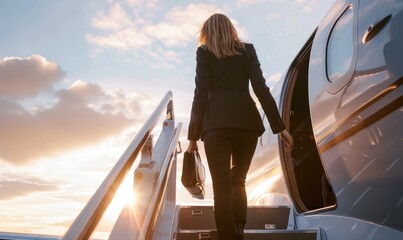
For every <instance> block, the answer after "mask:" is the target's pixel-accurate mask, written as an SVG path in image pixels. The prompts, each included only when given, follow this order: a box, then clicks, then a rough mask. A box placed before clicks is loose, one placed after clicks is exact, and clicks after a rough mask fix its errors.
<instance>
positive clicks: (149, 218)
mask: <svg viewBox="0 0 403 240" xmlns="http://www.w3.org/2000/svg"><path fill="white" fill-rule="evenodd" d="M181 128H182V123H178V126H177V128H176V130H175V134H174V137H173V138H172V141H171V143H170V145H169V149H168V152H167V154H166V155H165V159H164V161H163V165H162V167H161V171H160V173H163V174H160V176H159V178H158V180H157V182H156V185H155V193H156V194H154V195H153V196H152V198H151V200H150V201H149V202H150V205H149V206H151V207H148V209H147V212H146V214H145V217H144V222H143V224H144V226H147V227H146V228H142V229H141V230H140V233H139V237H138V240H142V239H152V236H151V235H152V233H153V232H154V229H155V226H156V224H157V218H158V213H159V212H160V209H161V207H162V199H163V196H164V194H165V189H166V187H167V184H168V180H169V177H170V175H169V174H170V173H171V168H172V160H173V158H174V157H175V153H176V147H177V143H178V140H179V136H180V131H181Z"/></svg>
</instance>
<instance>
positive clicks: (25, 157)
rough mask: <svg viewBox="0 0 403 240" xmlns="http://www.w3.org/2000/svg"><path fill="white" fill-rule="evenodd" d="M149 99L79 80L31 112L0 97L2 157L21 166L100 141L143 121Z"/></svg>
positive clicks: (0, 146) (0, 155) (0, 151)
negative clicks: (143, 113)
mask: <svg viewBox="0 0 403 240" xmlns="http://www.w3.org/2000/svg"><path fill="white" fill-rule="evenodd" d="M147 98H149V97H148V96H147V95H133V96H127V95H126V94H125V93H124V92H122V91H115V92H114V93H112V94H109V93H106V92H105V91H103V89H102V88H101V87H100V86H99V85H97V84H89V83H85V82H83V81H76V82H74V83H73V84H71V85H70V86H69V87H68V88H67V89H61V90H59V91H57V92H56V93H55V104H54V105H53V106H52V107H48V108H46V107H36V108H35V109H34V110H33V111H32V112H31V111H27V110H26V109H25V108H23V107H22V106H21V105H19V104H18V103H15V102H10V101H6V100H1V99H0V132H1V134H0V159H3V160H4V161H7V162H10V163H13V164H16V165H21V164H26V163H28V162H31V161H34V160H35V159H38V158H40V157H42V156H48V155H53V154H60V153H62V152H65V151H68V150H72V149H75V148H78V147H83V146H86V145H89V144H93V143H96V142H100V141H102V140H104V139H106V138H108V137H111V136H113V135H116V134H118V133H119V132H120V131H122V130H124V129H125V128H127V127H129V126H132V125H134V124H137V123H141V122H143V119H142V115H141V114H140V113H141V112H142V105H143V103H142V102H143V101H144V99H145V100H147Z"/></svg>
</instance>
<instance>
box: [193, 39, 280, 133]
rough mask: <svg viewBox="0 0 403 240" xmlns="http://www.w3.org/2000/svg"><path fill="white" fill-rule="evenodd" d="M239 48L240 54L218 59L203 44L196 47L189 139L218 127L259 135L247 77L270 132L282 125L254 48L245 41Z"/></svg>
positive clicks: (261, 129)
mask: <svg viewBox="0 0 403 240" xmlns="http://www.w3.org/2000/svg"><path fill="white" fill-rule="evenodd" d="M243 52H244V53H243V54H242V55H237V56H232V57H227V58H224V59H218V58H216V57H215V56H214V55H213V54H212V53H210V52H209V51H208V50H207V49H206V48H205V46H200V47H198V48H197V52H196V78H195V82H196V88H195V91H194V97H193V104H192V111H191V117H190V123H189V131H188V139H189V140H198V139H199V138H202V139H203V137H202V135H203V133H205V132H206V131H209V130H212V129H218V128H235V129H246V130H252V131H257V132H258V133H259V136H260V135H261V134H262V133H263V132H264V130H265V129H264V126H263V122H262V119H261V117H260V114H259V111H258V109H257V107H256V104H255V102H254V101H253V99H252V97H251V96H250V93H249V79H250V81H251V84H252V88H253V91H254V92H255V94H256V96H257V97H258V99H259V102H260V103H261V105H262V108H263V111H264V112H265V114H266V116H267V118H268V120H269V123H270V127H271V129H272V131H273V133H278V132H280V131H282V130H283V129H284V124H283V121H282V119H281V117H280V114H279V112H278V109H277V105H276V103H275V101H274V99H273V97H272V95H271V94H270V89H269V88H268V87H267V86H266V81H265V79H264V77H263V74H262V70H261V69H260V63H259V60H258V57H257V55H256V51H255V48H254V47H253V45H252V44H245V50H243Z"/></svg>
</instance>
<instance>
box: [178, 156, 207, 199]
mask: <svg viewBox="0 0 403 240" xmlns="http://www.w3.org/2000/svg"><path fill="white" fill-rule="evenodd" d="M205 180H206V172H205V170H204V166H203V164H202V162H201V158H200V155H199V153H198V152H197V151H194V152H193V153H189V152H188V151H185V153H184V154H183V168H182V177H181V181H182V184H183V186H184V187H185V188H186V189H187V190H188V192H189V193H190V194H191V195H192V197H194V198H197V199H204V195H205V191H204V182H205Z"/></svg>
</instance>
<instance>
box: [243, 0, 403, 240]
mask: <svg viewBox="0 0 403 240" xmlns="http://www.w3.org/2000/svg"><path fill="white" fill-rule="evenodd" d="M282 80H283V81H282V84H283V85H282V86H281V92H280V93H279V95H278V96H277V97H279V98H278V101H279V109H280V111H281V112H282V115H283V117H284V120H285V122H286V126H287V128H288V129H289V131H290V133H291V134H292V135H293V137H294V141H295V146H294V149H293V150H292V152H291V153H288V152H285V151H284V150H283V149H284V148H283V146H282V145H281V142H279V141H278V139H277V138H275V139H270V138H273V136H270V134H269V133H267V132H266V133H265V134H266V136H263V138H262V139H261V144H260V146H259V148H260V150H259V151H260V152H261V154H260V155H257V156H256V160H257V162H255V165H254V166H252V168H254V169H258V170H257V171H263V172H267V173H266V174H267V176H273V173H269V172H270V171H277V170H276V167H273V166H274V165H273V164H271V165H272V167H269V166H267V165H266V168H262V163H263V162H264V161H267V159H268V158H269V159H270V160H272V161H273V162H275V161H280V164H281V169H282V174H283V175H284V179H279V180H278V182H277V186H276V187H275V191H273V186H271V187H270V188H271V189H267V194H266V196H262V195H258V196H257V197H256V199H255V200H256V202H257V203H260V202H265V203H270V202H274V203H276V202H279V201H280V202H281V201H285V202H286V199H287V197H288V196H289V197H290V198H291V200H292V204H293V206H294V212H295V220H296V221H295V224H296V227H297V228H299V229H306V228H318V227H319V228H322V229H323V230H324V231H325V233H326V236H327V239H403V160H402V157H403V127H402V123H403V87H402V86H401V85H402V82H403V1H401V0H382V1H376V0H341V1H336V2H335V3H334V5H333V6H332V7H331V9H330V10H329V12H328V13H327V14H326V15H325V18H324V19H323V20H322V21H321V22H320V24H319V25H318V27H317V29H316V31H315V32H314V33H313V34H312V36H311V37H310V39H309V40H308V41H307V42H306V44H305V46H304V47H303V48H302V49H301V51H300V52H299V54H298V55H297V56H296V58H295V60H294V61H293V63H292V64H291V66H290V68H289V70H288V72H287V73H286V75H285V76H284V77H283V79H282ZM274 90H276V89H274ZM278 90H279V89H278ZM267 124H268V123H267V121H266V125H267ZM267 127H268V125H267ZM278 144H279V146H280V148H279V149H280V150H279V153H278V155H277V153H276V149H275V148H276V147H277V146H276V145H278ZM276 159H278V160H276ZM262 169H266V170H262ZM252 176H258V174H254V175H253V174H252ZM260 176H261V177H256V179H251V180H250V182H251V186H250V189H251V190H250V192H253V190H252V189H253V187H259V186H260V187H261V185H259V182H261V181H264V180H263V179H264V177H262V176H264V175H260ZM283 184H284V185H285V186H286V187H283ZM284 189H285V190H284ZM282 190H284V195H282V194H281V192H282ZM260 192H261V191H260ZM285 196H286V197H285Z"/></svg>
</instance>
